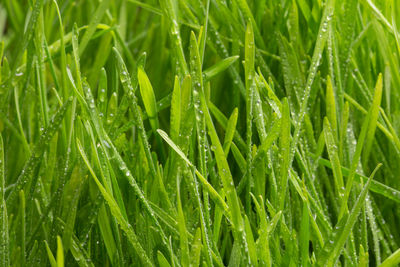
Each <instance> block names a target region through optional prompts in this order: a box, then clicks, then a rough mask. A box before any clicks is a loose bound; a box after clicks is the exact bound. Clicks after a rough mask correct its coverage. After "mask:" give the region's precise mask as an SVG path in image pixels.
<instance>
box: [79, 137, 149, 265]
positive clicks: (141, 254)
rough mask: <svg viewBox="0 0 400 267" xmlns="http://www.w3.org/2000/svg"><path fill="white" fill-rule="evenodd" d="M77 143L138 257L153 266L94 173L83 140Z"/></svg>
mask: <svg viewBox="0 0 400 267" xmlns="http://www.w3.org/2000/svg"><path fill="white" fill-rule="evenodd" d="M76 145H77V147H78V150H79V153H80V154H81V156H82V159H83V160H84V162H85V164H86V167H87V168H88V170H89V172H90V174H91V175H92V177H93V179H94V181H95V182H96V184H97V186H98V188H99V190H100V192H101V194H102V195H103V197H104V199H105V200H106V202H107V204H108V206H109V207H110V211H111V213H112V214H113V215H114V217H115V219H116V220H117V222H118V224H119V225H120V226H121V228H122V230H123V231H124V232H125V233H126V235H127V237H128V240H129V242H130V243H131V244H132V246H133V247H134V248H135V250H136V252H137V255H138V257H139V258H140V259H141V261H142V264H143V265H145V266H152V265H153V264H152V262H151V260H150V259H149V257H148V256H147V254H146V252H145V250H144V249H143V248H142V246H141V245H140V242H139V240H138V238H137V236H136V234H135V232H134V230H133V228H132V226H131V225H130V224H129V222H127V221H126V220H125V219H124V217H123V216H122V213H121V210H120V208H119V207H118V205H117V203H116V202H115V200H114V198H113V197H112V196H111V195H110V194H108V193H107V191H106V189H105V188H104V187H103V185H102V184H101V183H100V181H99V180H98V178H97V176H96V174H95V173H94V171H93V169H92V167H91V166H90V163H89V160H88V158H87V156H86V153H85V152H84V151H83V148H82V145H81V142H80V141H79V139H77V140H76Z"/></svg>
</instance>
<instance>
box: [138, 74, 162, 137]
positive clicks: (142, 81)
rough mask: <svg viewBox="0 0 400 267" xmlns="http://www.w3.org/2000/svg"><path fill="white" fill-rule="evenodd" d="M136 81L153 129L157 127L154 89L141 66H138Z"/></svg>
mask: <svg viewBox="0 0 400 267" xmlns="http://www.w3.org/2000/svg"><path fill="white" fill-rule="evenodd" d="M138 81H139V88H140V94H141V95H142V99H143V104H144V107H145V109H146V112H147V115H148V116H149V119H150V124H151V127H152V128H153V130H154V131H155V130H157V129H158V118H157V109H156V105H157V104H156V97H155V96H154V91H153V87H152V86H151V83H150V80H149V78H148V77H147V74H146V73H145V72H144V70H143V69H142V68H141V67H139V68H138Z"/></svg>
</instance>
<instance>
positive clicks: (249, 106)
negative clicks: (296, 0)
mask: <svg viewBox="0 0 400 267" xmlns="http://www.w3.org/2000/svg"><path fill="white" fill-rule="evenodd" d="M254 61H255V45H254V33H253V26H252V24H251V22H249V23H248V24H247V28H246V36H245V62H244V65H245V66H244V70H245V79H246V80H245V81H246V161H247V169H246V175H247V177H248V178H247V180H248V182H247V186H246V196H247V197H246V210H247V211H249V209H250V190H251V188H250V187H251V185H252V184H254V182H253V176H252V169H251V167H250V166H251V162H252V153H251V152H252V151H251V149H252V140H251V139H252V135H253V133H252V121H253V99H254V97H253V95H254V89H255V80H254V78H255V70H254Z"/></svg>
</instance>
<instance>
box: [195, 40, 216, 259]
mask: <svg viewBox="0 0 400 267" xmlns="http://www.w3.org/2000/svg"><path fill="white" fill-rule="evenodd" d="M190 74H191V77H192V89H193V93H192V96H193V105H194V108H195V114H196V129H197V142H198V152H199V161H200V172H201V174H202V175H203V176H204V177H205V179H207V169H206V153H207V151H206V141H207V140H206V125H205V121H204V112H203V110H202V109H201V106H200V97H201V96H200V94H201V95H203V94H204V89H203V79H202V78H203V77H202V67H201V57H200V54H199V47H198V45H197V41H196V36H195V35H194V32H191V34H190ZM194 185H195V191H196V197H197V201H198V205H199V213H200V222H201V230H202V233H203V238H204V241H203V243H204V246H205V248H206V249H207V257H206V261H207V264H208V265H211V266H212V265H213V262H212V257H211V240H210V237H209V232H210V231H209V229H208V227H207V222H206V220H207V218H208V217H209V215H208V210H209V207H208V201H207V198H208V196H207V195H205V196H204V198H205V201H204V204H202V202H201V198H200V195H199V194H198V188H197V181H195V183H194ZM203 205H204V206H205V207H204V209H203Z"/></svg>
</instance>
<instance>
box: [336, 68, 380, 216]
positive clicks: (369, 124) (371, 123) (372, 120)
mask: <svg viewBox="0 0 400 267" xmlns="http://www.w3.org/2000/svg"><path fill="white" fill-rule="evenodd" d="M381 97H382V77H381V76H380V78H378V82H377V86H376V89H375V94H374V101H373V105H372V106H371V107H370V109H369V111H368V114H367V117H366V118H365V120H364V122H363V125H362V128H361V132H360V136H359V138H358V142H357V146H356V151H355V152H354V156H353V159H352V161H351V166H350V172H349V175H348V178H347V182H346V191H345V195H344V198H343V201H342V205H341V208H340V215H339V217H341V216H342V215H343V213H344V212H345V211H346V210H347V199H348V198H349V195H350V191H351V187H352V183H353V179H354V175H355V173H356V169H357V166H358V162H359V160H360V157H361V152H362V149H363V148H364V142H365V139H366V137H367V135H368V137H369V142H370V144H369V146H371V145H372V143H371V142H372V139H371V138H372V137H373V136H374V133H375V127H376V120H377V118H378V112H379V105H380V100H381ZM371 131H372V132H371Z"/></svg>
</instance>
